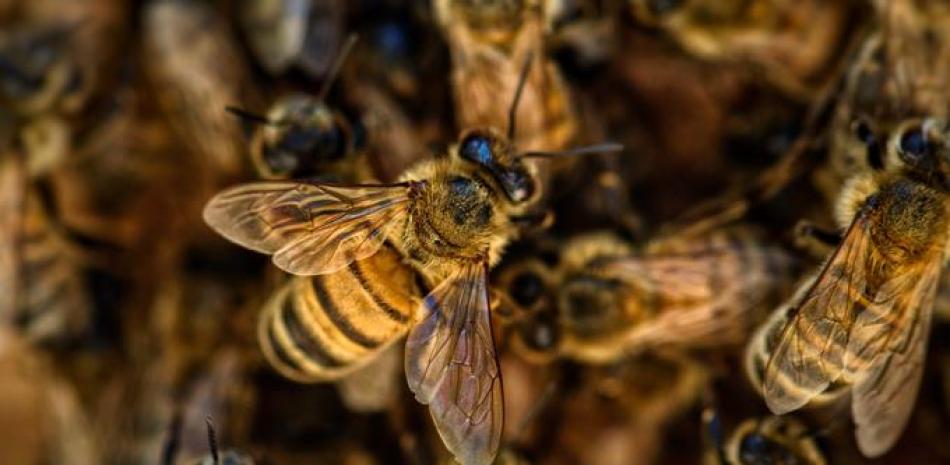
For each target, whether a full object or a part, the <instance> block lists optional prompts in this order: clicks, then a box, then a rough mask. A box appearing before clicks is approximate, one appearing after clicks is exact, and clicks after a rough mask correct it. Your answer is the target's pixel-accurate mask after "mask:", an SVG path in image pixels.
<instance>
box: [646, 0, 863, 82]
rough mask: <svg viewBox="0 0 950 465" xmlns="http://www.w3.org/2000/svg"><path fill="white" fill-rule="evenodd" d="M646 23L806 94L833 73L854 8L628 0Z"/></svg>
mask: <svg viewBox="0 0 950 465" xmlns="http://www.w3.org/2000/svg"><path fill="white" fill-rule="evenodd" d="M628 4H629V7H630V11H631V13H632V14H633V16H634V17H635V18H636V19H637V20H639V21H640V22H642V23H645V24H649V25H654V26H657V27H660V28H662V29H663V30H664V31H666V32H667V33H669V34H670V36H671V37H672V38H673V39H674V40H675V41H677V42H678V43H679V44H680V45H681V46H682V47H683V48H685V49H686V50H687V51H688V52H689V53H691V54H693V55H696V56H698V57H701V58H703V59H707V60H713V61H719V62H729V61H732V62H739V63H743V64H749V65H752V66H755V67H757V68H759V69H761V70H762V71H763V72H764V73H765V76H766V78H767V79H769V80H770V81H771V82H772V83H773V84H775V85H776V86H777V87H778V88H779V89H780V90H783V91H785V92H787V93H789V94H790V95H793V96H800V97H803V98H808V97H809V96H811V95H813V94H814V93H815V92H816V91H817V90H818V89H819V88H820V86H821V85H822V84H823V81H824V79H825V78H826V77H827V76H828V75H829V72H830V71H833V70H834V68H835V66H834V63H835V60H836V58H838V53H839V50H840V48H839V47H840V45H841V43H842V42H843V40H844V39H845V38H846V37H847V33H848V32H849V26H848V21H850V20H851V19H852V18H853V12H852V11H851V8H850V7H849V4H848V2H847V1H831V2H827V1H806V2H784V1H781V0H761V1H728V0H727V1H706V0H689V1H662V0H629V1H628Z"/></svg>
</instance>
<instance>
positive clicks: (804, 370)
mask: <svg viewBox="0 0 950 465" xmlns="http://www.w3.org/2000/svg"><path fill="white" fill-rule="evenodd" d="M868 213H869V209H868V208H865V209H862V210H861V212H859V214H858V215H856V217H855V219H854V221H853V222H852V224H851V226H850V227H849V228H848V231H847V232H846V233H845V237H844V238H843V240H842V242H841V244H840V245H839V246H838V248H837V249H836V250H835V252H834V253H833V254H832V256H831V258H830V259H829V260H828V263H826V264H825V265H824V267H823V268H822V269H821V271H820V273H819V274H818V277H817V278H816V279H815V280H814V281H813V282H812V283H811V285H810V286H811V287H810V288H809V289H808V290H807V291H806V292H805V293H804V294H803V295H802V297H801V300H800V301H799V302H798V304H796V305H793V306H792V307H790V309H789V317H788V321H787V322H786V324H785V328H784V329H783V330H782V334H781V336H780V338H779V342H778V344H777V345H776V347H775V350H774V352H772V354H771V356H770V357H769V361H768V364H767V366H766V369H765V380H764V383H763V395H764V397H765V402H766V404H767V405H768V406H769V409H771V410H772V412H774V413H775V414H784V413H786V412H790V411H792V410H796V409H798V408H800V407H802V406H803V405H805V404H807V403H808V402H809V401H810V400H811V399H812V398H814V397H815V396H817V395H818V394H821V393H822V392H823V391H824V390H825V389H827V388H828V386H829V385H830V384H831V383H832V382H833V381H835V380H837V379H838V378H839V377H841V376H842V375H843V374H845V368H844V364H845V350H846V348H847V346H848V337H849V333H850V331H851V327H852V325H853V323H854V319H855V314H856V311H857V310H858V307H860V308H867V306H868V305H869V304H870V302H871V300H872V297H873V296H870V295H869V286H868V283H869V282H883V278H884V276H882V274H883V270H882V267H881V266H880V265H881V263H882V262H883V260H884V258H883V257H882V256H881V254H880V252H878V251H877V250H876V249H875V248H874V247H873V245H872V243H871V240H870V236H869V231H868V228H869V224H870V223H869V221H868Z"/></svg>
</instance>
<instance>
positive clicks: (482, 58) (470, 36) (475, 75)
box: [433, 0, 579, 150]
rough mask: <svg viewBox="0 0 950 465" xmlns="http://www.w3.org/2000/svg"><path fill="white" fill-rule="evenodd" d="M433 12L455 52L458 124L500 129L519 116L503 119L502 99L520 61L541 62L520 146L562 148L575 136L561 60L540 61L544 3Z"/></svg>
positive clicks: (523, 108) (508, 2) (442, 3)
mask: <svg viewBox="0 0 950 465" xmlns="http://www.w3.org/2000/svg"><path fill="white" fill-rule="evenodd" d="M433 9H434V10H435V16H436V19H437V21H438V23H439V25H440V27H441V29H442V32H443V34H444V35H445V37H446V41H447V42H448V44H449V49H450V51H451V54H452V84H453V93H454V97H455V111H456V116H457V120H458V124H459V126H461V127H485V126H494V127H501V126H502V125H503V124H504V122H505V121H506V119H512V118H515V115H506V114H505V111H506V110H507V109H506V108H505V106H504V105H499V104H498V102H497V98H496V97H497V96H499V95H510V94H511V92H512V91H513V90H514V89H515V87H516V86H517V84H518V82H519V75H518V71H519V67H520V66H521V63H524V62H525V61H526V60H527V59H528V58H529V57H535V58H538V59H537V60H536V61H537V64H536V65H535V66H532V67H531V68H530V70H529V71H528V76H527V85H526V86H525V89H524V92H525V95H524V98H523V100H524V103H523V104H522V105H520V107H519V108H518V110H517V111H518V114H517V115H516V118H515V119H517V120H518V122H519V124H520V125H521V126H522V128H521V132H520V133H519V134H517V135H516V137H514V138H513V140H514V142H515V143H516V145H517V146H518V147H521V148H522V149H525V150H562V149H564V148H565V147H567V146H568V144H570V143H571V141H573V140H574V139H575V137H577V133H578V131H579V122H578V116H577V114H576V112H575V110H574V107H573V105H572V97H571V93H570V90H569V89H568V87H567V84H566V83H565V82H564V79H563V78H562V77H561V74H560V71H559V70H558V68H557V66H556V65H555V63H553V62H551V61H549V60H546V59H542V58H543V57H544V56H545V41H544V33H545V31H544V25H545V21H544V16H543V12H542V7H541V5H539V4H537V3H536V2H534V1H531V0H504V1H491V2H481V1H472V0H433Z"/></svg>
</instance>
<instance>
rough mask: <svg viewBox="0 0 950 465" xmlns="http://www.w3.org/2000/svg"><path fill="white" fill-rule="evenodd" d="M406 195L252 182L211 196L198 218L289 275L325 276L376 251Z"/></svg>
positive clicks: (401, 187)
mask: <svg viewBox="0 0 950 465" xmlns="http://www.w3.org/2000/svg"><path fill="white" fill-rule="evenodd" d="M409 190H410V186H409V184H395V185H380V186H353V187H342V186H333V185H326V184H304V183H295V182H261V183H252V184H245V185H241V186H237V187H234V188H231V189H227V190H225V191H223V192H221V193H219V194H218V195H216V196H214V198H212V199H211V201H209V202H208V204H207V205H206V206H205V209H204V219H205V222H206V223H208V225H209V226H211V228H212V229H214V230H215V231H217V232H218V233H219V234H221V235H222V236H224V237H225V238H227V239H229V240H231V241H233V242H235V243H237V244H240V245H242V246H244V247H247V248H249V249H252V250H256V251H258V252H262V253H266V254H273V255H274V259H273V260H274V264H275V265H277V266H278V267H280V268H281V269H283V270H285V271H287V272H289V273H293V274H296V275H315V274H329V273H333V272H335V271H339V270H340V269H342V268H343V267H345V266H346V265H348V264H349V263H351V262H353V261H356V260H361V259H363V258H366V257H369V256H370V255H373V254H374V253H376V251H378V250H379V248H380V246H382V245H383V242H384V241H385V240H386V232H387V229H388V228H389V227H390V226H391V225H392V224H393V223H395V222H396V221H397V220H398V219H400V218H402V217H403V216H404V215H405V213H406V211H407V207H408V202H409Z"/></svg>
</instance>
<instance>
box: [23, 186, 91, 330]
mask: <svg viewBox="0 0 950 465" xmlns="http://www.w3.org/2000/svg"><path fill="white" fill-rule="evenodd" d="M32 194H33V195H30V194H28V195H27V197H26V205H24V218H23V220H22V221H23V222H22V227H23V229H22V231H21V235H20V237H19V242H18V246H19V253H20V266H19V270H18V274H19V276H18V278H17V279H18V281H19V292H18V293H17V297H18V299H17V300H18V302H17V309H16V312H15V317H14V323H15V324H16V326H18V327H20V328H21V330H22V331H23V332H24V334H25V337H26V338H27V339H28V340H31V341H36V342H52V341H55V340H57V339H62V338H68V337H69V336H75V335H76V334H78V333H79V332H81V331H82V329H83V328H84V326H85V325H86V323H87V322H88V319H89V313H90V308H89V306H90V303H89V302H90V301H89V296H88V294H87V291H86V287H85V282H84V281H83V274H82V273H81V270H80V269H79V267H77V262H76V257H75V256H74V255H73V254H74V253H75V252H74V251H72V250H71V248H70V244H69V243H68V242H67V241H66V239H65V238H64V237H62V236H61V235H60V234H59V233H58V231H56V230H55V229H54V226H53V225H52V223H51V221H50V219H49V218H48V217H47V214H46V212H45V211H44V208H43V205H42V203H41V202H40V200H39V198H37V195H36V194H35V192H34V193H32Z"/></svg>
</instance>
